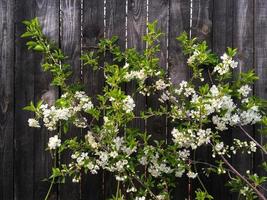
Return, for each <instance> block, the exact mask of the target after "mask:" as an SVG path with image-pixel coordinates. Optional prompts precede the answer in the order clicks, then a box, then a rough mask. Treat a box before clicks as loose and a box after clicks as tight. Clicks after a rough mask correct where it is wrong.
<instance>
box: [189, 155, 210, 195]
mask: <svg viewBox="0 0 267 200" xmlns="http://www.w3.org/2000/svg"><path fill="white" fill-rule="evenodd" d="M193 157H194V160H196V159H195V158H196V151H194V153H193ZM191 163H192V164H193V165H194V170H195V172H197V166H196V163H195V162H192V161H191ZM197 179H198V181H199V183H200V185H201V186H202V188H203V189H204V190H205V192H206V193H208V191H207V189H206V187H205V185H204V183H203V182H202V180H201V178H200V177H199V175H197Z"/></svg>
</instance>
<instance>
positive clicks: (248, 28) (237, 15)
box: [232, 0, 254, 174]
mask: <svg viewBox="0 0 267 200" xmlns="http://www.w3.org/2000/svg"><path fill="white" fill-rule="evenodd" d="M253 8H254V4H253V1H242V0H237V1H235V2H234V22H233V47H234V48H237V50H238V54H237V56H236V60H237V61H238V63H239V64H238V69H237V73H239V72H247V71H249V70H252V69H253V67H254V66H253V65H254V59H253V56H254V41H253V36H254V33H253V26H254V24H253V14H254V11H253ZM252 87H253V86H252ZM246 129H247V131H248V132H249V133H251V135H252V136H253V127H247V128H246ZM232 134H233V135H232V136H233V138H239V139H240V140H244V141H246V140H247V141H249V140H248V137H247V136H246V135H244V133H242V131H240V130H237V131H236V130H234V131H233V133H232ZM232 162H233V165H234V166H235V167H236V169H237V170H239V171H240V172H241V173H242V174H245V173H246V171H247V170H250V171H253V157H252V155H240V154H237V155H236V156H235V157H233V160H232Z"/></svg>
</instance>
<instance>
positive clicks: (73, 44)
mask: <svg viewBox="0 0 267 200" xmlns="http://www.w3.org/2000/svg"><path fill="white" fill-rule="evenodd" d="M60 11H61V22H60V23H61V33H60V36H61V38H60V44H61V48H62V50H63V52H64V53H65V55H66V56H68V59H67V62H68V63H69V64H70V65H71V69H72V73H73V74H72V80H71V82H72V83H75V82H78V83H79V82H80V81H81V62H80V55H81V0H61V1H60Z"/></svg>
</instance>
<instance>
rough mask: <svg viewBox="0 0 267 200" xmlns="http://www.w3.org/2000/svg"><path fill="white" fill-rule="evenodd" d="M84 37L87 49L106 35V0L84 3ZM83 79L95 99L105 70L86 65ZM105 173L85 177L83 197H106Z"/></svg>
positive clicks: (99, 90)
mask: <svg viewBox="0 0 267 200" xmlns="http://www.w3.org/2000/svg"><path fill="white" fill-rule="evenodd" d="M83 8H84V10H83V24H82V26H83V33H82V34H83V38H82V46H83V47H84V48H86V49H87V50H91V51H92V50H94V48H91V47H95V46H96V45H97V43H98V41H99V39H101V38H103V37H104V0H90V1H84V5H83ZM82 81H83V83H84V84H85V89H86V93H87V94H88V95H89V96H91V97H92V98H93V100H94V101H95V98H96V95H97V94H101V92H102V88H103V86H104V74H103V71H93V70H92V69H91V68H88V67H84V68H83V74H82ZM103 181H104V175H103V172H102V171H100V172H99V173H98V174H97V175H89V176H88V177H87V178H84V179H83V184H82V187H83V188H82V199H92V200H94V199H96V200H98V199H104V182H103Z"/></svg>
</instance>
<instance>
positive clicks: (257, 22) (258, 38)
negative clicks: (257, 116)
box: [254, 0, 267, 195]
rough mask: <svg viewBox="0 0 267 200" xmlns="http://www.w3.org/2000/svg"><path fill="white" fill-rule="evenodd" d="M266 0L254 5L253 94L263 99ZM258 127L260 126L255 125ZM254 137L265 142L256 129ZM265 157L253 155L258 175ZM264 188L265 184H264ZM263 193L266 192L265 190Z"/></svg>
mask: <svg viewBox="0 0 267 200" xmlns="http://www.w3.org/2000/svg"><path fill="white" fill-rule="evenodd" d="M266 31H267V1H265V0H258V1H255V5H254V42H255V44H254V45H255V46H254V48H255V55H254V56H255V57H254V58H255V70H256V73H257V75H258V76H259V80H258V81H257V83H256V84H255V94H256V95H257V96H260V97H261V98H263V99H265V100H266V99H267V35H266ZM257 128H258V129H260V128H261V127H257ZM255 136H256V139H257V140H258V141H259V142H260V143H261V144H266V143H267V138H266V136H265V137H264V136H263V135H260V133H259V132H258V131H257V132H256V133H255ZM266 160H267V157H266V155H264V154H263V153H260V152H259V151H258V153H257V154H256V156H255V164H254V166H255V169H256V172H257V173H258V174H259V175H265V176H266V172H264V171H263V170H262V169H261V168H260V167H259V165H260V164H261V163H262V162H264V161H266ZM264 187H265V188H266V187H267V185H266V184H265V185H264ZM265 195H267V193H266V192H265Z"/></svg>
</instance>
